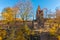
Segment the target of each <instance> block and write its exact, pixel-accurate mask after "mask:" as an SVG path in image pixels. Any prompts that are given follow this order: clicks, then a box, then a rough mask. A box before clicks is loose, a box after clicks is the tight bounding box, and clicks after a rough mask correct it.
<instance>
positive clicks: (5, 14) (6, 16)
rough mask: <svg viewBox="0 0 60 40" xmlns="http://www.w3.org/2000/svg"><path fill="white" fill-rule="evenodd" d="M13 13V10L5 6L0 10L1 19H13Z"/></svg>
mask: <svg viewBox="0 0 60 40" xmlns="http://www.w3.org/2000/svg"><path fill="white" fill-rule="evenodd" d="M13 13H14V12H13V10H12V8H10V7H8V8H5V9H4V10H3V11H2V17H3V20H6V21H8V22H9V21H12V20H14V14H13Z"/></svg>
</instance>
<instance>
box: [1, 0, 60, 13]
mask: <svg viewBox="0 0 60 40" xmlns="http://www.w3.org/2000/svg"><path fill="white" fill-rule="evenodd" d="M17 2H18V0H0V13H1V12H2V10H3V9H4V8H6V7H13V6H14V5H15V4H16V3H17ZM31 2H32V4H33V7H34V8H33V9H34V12H36V9H37V7H38V5H40V8H41V9H43V8H47V9H51V10H52V11H55V8H56V7H60V0H31ZM35 14H36V13H35Z"/></svg>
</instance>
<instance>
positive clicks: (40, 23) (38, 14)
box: [36, 6, 44, 27]
mask: <svg viewBox="0 0 60 40" xmlns="http://www.w3.org/2000/svg"><path fill="white" fill-rule="evenodd" d="M43 20H44V18H43V10H41V9H40V6H38V9H37V12H36V21H37V23H38V26H39V27H43V25H44V21H43Z"/></svg>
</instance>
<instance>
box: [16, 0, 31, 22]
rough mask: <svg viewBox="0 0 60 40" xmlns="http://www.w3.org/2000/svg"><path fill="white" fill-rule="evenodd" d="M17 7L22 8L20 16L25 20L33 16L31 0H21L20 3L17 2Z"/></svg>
mask: <svg viewBox="0 0 60 40" xmlns="http://www.w3.org/2000/svg"><path fill="white" fill-rule="evenodd" d="M17 7H18V8H19V9H20V10H19V14H20V17H21V18H22V19H23V20H25V21H27V20H28V18H30V17H31V12H32V4H31V2H30V1H29V0H28V1H27V0H24V1H19V3H17Z"/></svg>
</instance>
